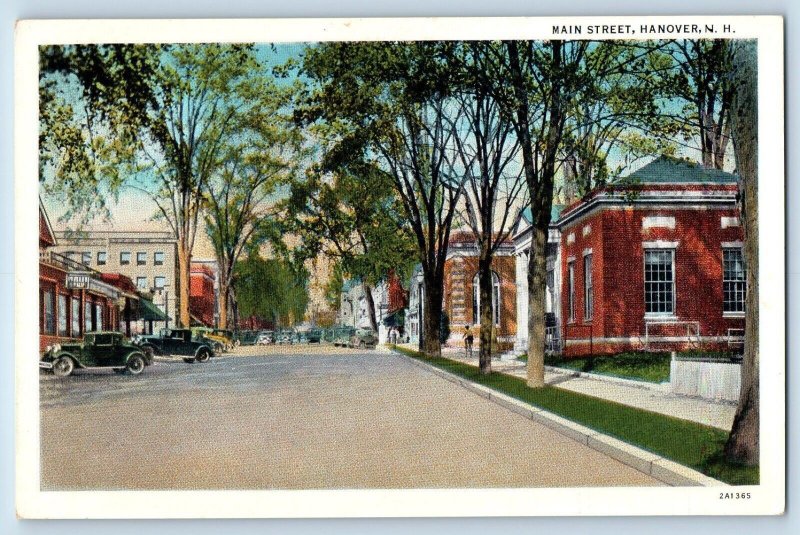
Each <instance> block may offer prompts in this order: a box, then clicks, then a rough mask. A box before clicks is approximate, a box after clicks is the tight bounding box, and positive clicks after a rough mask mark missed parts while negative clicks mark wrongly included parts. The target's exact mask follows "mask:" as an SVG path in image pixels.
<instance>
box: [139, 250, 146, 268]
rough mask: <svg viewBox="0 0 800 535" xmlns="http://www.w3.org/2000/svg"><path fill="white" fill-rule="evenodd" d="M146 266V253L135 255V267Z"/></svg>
mask: <svg viewBox="0 0 800 535" xmlns="http://www.w3.org/2000/svg"><path fill="white" fill-rule="evenodd" d="M145 264H147V253H142V252H139V253H136V265H137V266H143V265H145Z"/></svg>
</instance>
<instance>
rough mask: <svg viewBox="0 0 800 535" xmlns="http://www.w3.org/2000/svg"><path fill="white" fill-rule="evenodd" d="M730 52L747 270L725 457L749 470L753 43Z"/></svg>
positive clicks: (754, 420)
mask: <svg viewBox="0 0 800 535" xmlns="http://www.w3.org/2000/svg"><path fill="white" fill-rule="evenodd" d="M733 46H734V52H733V54H734V56H733V77H734V78H733V80H734V84H735V85H734V97H733V110H732V111H733V113H732V114H731V115H732V117H731V119H732V126H733V136H734V140H735V141H734V148H735V152H736V162H737V167H738V169H739V176H740V177H741V184H740V190H741V195H740V197H741V211H742V219H743V221H744V233H745V243H744V259H745V265H746V266H747V299H746V303H745V310H746V312H745V333H744V360H743V362H742V391H741V394H740V396H739V406H738V408H737V409H736V416H735V417H734V420H733V428H732V429H731V434H730V436H729V437H728V442H727V444H725V456H726V457H727V458H728V459H729V460H732V461H737V462H742V463H745V464H748V465H751V466H752V465H756V464H758V462H759V433H758V429H759V418H760V409H759V377H758V360H759V348H758V342H759V337H758V321H759V317H758V108H757V106H758V104H757V103H758V87H757V80H758V51H757V47H756V42H755V41H741V42H738V43H736V44H735V45H733Z"/></svg>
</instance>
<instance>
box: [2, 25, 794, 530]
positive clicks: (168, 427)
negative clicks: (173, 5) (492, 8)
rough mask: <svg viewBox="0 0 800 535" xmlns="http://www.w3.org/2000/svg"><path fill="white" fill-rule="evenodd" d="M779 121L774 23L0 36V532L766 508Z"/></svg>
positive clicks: (771, 450) (775, 365)
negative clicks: (95, 523)
mask: <svg viewBox="0 0 800 535" xmlns="http://www.w3.org/2000/svg"><path fill="white" fill-rule="evenodd" d="M783 99H784V95H783V21H782V19H781V18H780V17H669V18H666V17H664V18H661V17H599V18H598V17H591V18H590V17H586V18H495V19H492V18H488V19H479V18H464V19H452V18H421V19H306V20H302V19H284V20H147V21H145V20H72V21H45V20H42V21H21V22H19V23H18V25H17V30H16V117H15V119H16V120H15V140H16V152H15V155H16V161H15V164H16V165H15V183H16V205H15V208H16V216H15V217H16V251H15V253H16V340H15V342H16V345H15V352H16V387H17V390H16V400H17V412H16V419H17V420H16V445H17V450H16V451H17V453H16V455H17V466H16V490H17V496H16V501H17V511H18V515H19V516H20V517H22V518H152V517H155V518H159V517H160V518H192V517H196V518H203V517H340V516H351V517H352V516H370V517H371V516H505V515H508V516H520V515H523V516H524V515H750V514H780V513H782V512H783V509H784V498H785V497H784V483H785V449H784V443H785V412H784V401H785V375H784V372H785V348H784V324H785V312H784V283H785V273H784V266H785V253H784V208H783V207H784V152H783V147H784V140H783V132H784V130H783V124H784V110H783V101H784V100H783ZM34 228H38V251H37V248H36V247H34V245H35V242H34V238H33V230H34ZM762 355H763V356H764V360H761V359H760V357H761V356H762Z"/></svg>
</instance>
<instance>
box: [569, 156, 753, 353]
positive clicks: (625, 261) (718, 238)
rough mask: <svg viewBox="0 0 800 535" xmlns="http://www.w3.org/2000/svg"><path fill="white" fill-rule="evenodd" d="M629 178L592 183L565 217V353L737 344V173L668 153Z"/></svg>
mask: <svg viewBox="0 0 800 535" xmlns="http://www.w3.org/2000/svg"><path fill="white" fill-rule="evenodd" d="M630 179H631V182H632V185H630V186H626V187H625V188H621V187H617V188H605V189H601V190H597V191H594V192H593V193H592V194H590V195H589V196H588V197H587V198H585V199H583V200H581V201H580V202H578V203H576V204H574V205H572V206H570V207H568V208H567V209H565V210H564V211H563V212H562V214H561V217H560V219H559V221H558V227H559V229H560V230H561V244H560V246H561V323H562V325H561V327H562V336H563V339H564V354H565V355H566V356H578V355H586V354H601V353H605V354H611V353H618V352H621V351H626V350H657V349H658V350H682V349H687V348H701V349H730V348H732V347H734V346H735V345H737V344H739V341H740V340H741V337H742V335H743V333H744V301H745V299H744V296H745V270H744V261H743V252H742V246H743V237H744V235H743V231H742V228H741V226H740V222H739V212H738V209H737V206H736V196H737V177H736V176H735V175H732V174H730V173H725V172H722V171H717V170H709V169H704V168H703V167H701V166H699V165H697V164H692V163H689V162H685V161H682V160H676V159H672V158H666V157H662V158H659V159H657V160H655V161H653V162H652V163H650V164H648V165H646V166H645V167H643V168H641V169H640V170H639V171H637V172H635V173H633V174H632V175H631V177H630ZM631 194H632V195H631Z"/></svg>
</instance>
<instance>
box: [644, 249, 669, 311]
mask: <svg viewBox="0 0 800 535" xmlns="http://www.w3.org/2000/svg"><path fill="white" fill-rule="evenodd" d="M674 267H675V251H674V250H672V249H650V250H645V252H644V305H645V308H644V310H645V313H647V314H674V313H675V269H674Z"/></svg>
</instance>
